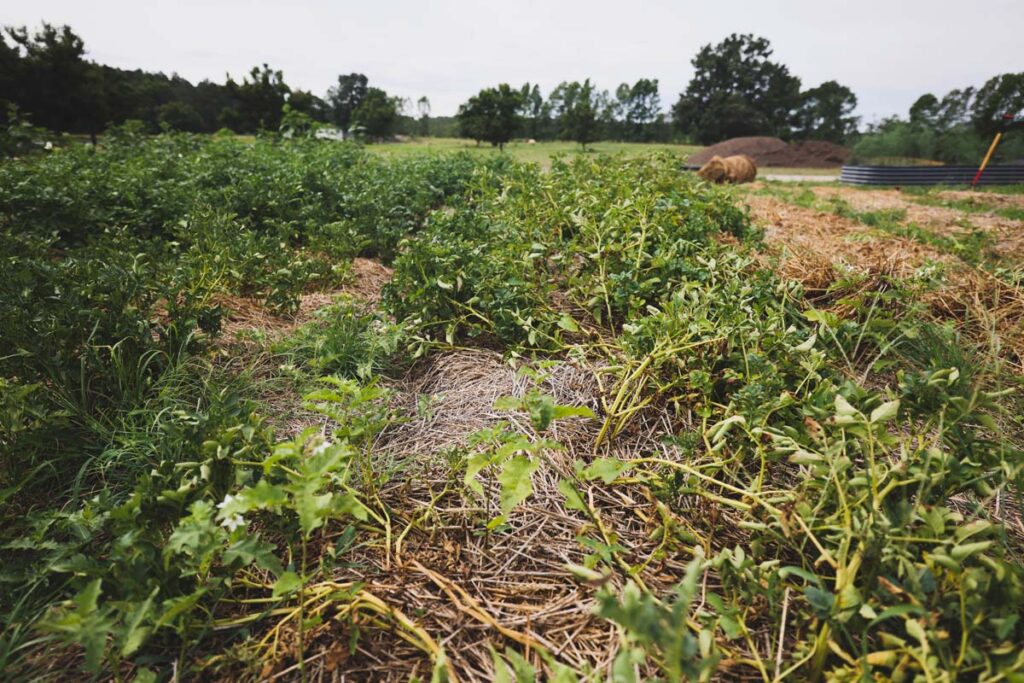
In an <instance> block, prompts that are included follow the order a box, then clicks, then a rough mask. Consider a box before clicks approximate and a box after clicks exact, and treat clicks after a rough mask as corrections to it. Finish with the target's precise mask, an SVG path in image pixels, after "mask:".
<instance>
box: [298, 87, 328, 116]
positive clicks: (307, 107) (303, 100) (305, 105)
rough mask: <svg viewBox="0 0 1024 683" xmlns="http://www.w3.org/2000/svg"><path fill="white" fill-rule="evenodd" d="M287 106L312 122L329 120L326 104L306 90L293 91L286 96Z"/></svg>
mask: <svg viewBox="0 0 1024 683" xmlns="http://www.w3.org/2000/svg"><path fill="white" fill-rule="evenodd" d="M288 106H289V107H290V108H291V110H292V111H296V112H301V113H303V114H305V115H306V116H308V117H309V118H311V119H313V120H314V121H320V122H327V121H328V120H329V118H330V112H329V111H328V106H327V103H326V102H325V101H324V100H322V99H320V98H319V97H317V96H316V95H314V94H313V93H311V92H309V91H308V90H293V91H292V93H291V95H289V96H288Z"/></svg>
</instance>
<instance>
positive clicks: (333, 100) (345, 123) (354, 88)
mask: <svg viewBox="0 0 1024 683" xmlns="http://www.w3.org/2000/svg"><path fill="white" fill-rule="evenodd" d="M367 83H368V81H367V78H366V76H364V75H363V74H357V73H351V74H346V75H341V76H338V82H337V84H336V85H334V86H333V87H332V88H331V89H330V90H328V91H327V101H328V102H329V103H330V105H331V112H332V113H333V119H334V123H336V124H337V126H338V128H341V131H342V133H345V134H346V135H347V134H348V129H349V128H350V127H351V125H352V115H353V114H354V113H355V111H356V109H358V108H359V105H360V104H362V102H363V99H365V98H366V95H367V91H368V89H367Z"/></svg>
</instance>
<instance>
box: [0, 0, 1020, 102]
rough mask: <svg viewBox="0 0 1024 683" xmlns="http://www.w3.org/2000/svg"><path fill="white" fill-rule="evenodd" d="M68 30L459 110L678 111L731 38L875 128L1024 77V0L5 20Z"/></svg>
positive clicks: (181, 67)
mask: <svg viewBox="0 0 1024 683" xmlns="http://www.w3.org/2000/svg"><path fill="white" fill-rule="evenodd" d="M43 20H46V21H49V22H50V23H57V24H65V23H66V24H69V25H71V26H72V28H74V29H75V31H76V32H77V33H78V34H79V35H81V36H82V37H83V38H84V39H85V43H86V48H87V50H88V52H89V56H90V57H91V58H92V59H94V60H96V61H99V62H104V63H107V64H111V65H114V66H119V67H128V68H143V69H146V70H153V71H164V72H166V73H171V72H177V73H178V74H180V75H182V76H184V77H186V78H188V79H189V80H192V81H193V82H195V81H198V80H202V79H204V78H209V79H212V80H217V81H223V80H224V75H225V73H227V72H230V73H231V74H232V75H235V76H236V77H237V76H240V75H241V74H243V73H244V72H246V71H248V70H249V68H251V67H252V66H253V65H255V64H258V63H263V62H267V63H269V64H270V65H271V66H273V67H274V68H276V69H281V70H283V71H284V75H285V80H286V81H287V82H288V83H289V84H290V85H292V86H293V87H302V88H306V89H310V90H312V91H313V92H315V93H317V94H321V95H322V94H323V93H324V92H325V91H326V89H327V88H328V87H329V86H330V85H331V83H332V82H333V81H334V79H335V77H336V75H337V74H338V73H343V72H344V73H348V72H351V71H359V72H363V73H365V74H367V76H369V78H370V81H371V84H374V85H377V86H379V87H383V88H384V89H385V90H387V91H389V92H392V93H394V94H397V95H402V96H404V97H409V98H411V99H413V100H415V99H417V98H418V97H420V96H421V95H426V96H427V97H429V98H430V101H431V103H432V104H433V110H434V114H435V115H444V114H452V113H454V112H455V110H456V108H457V107H458V105H459V104H460V103H461V102H463V101H464V100H465V99H466V98H467V97H468V96H469V95H471V94H473V93H475V92H476V91H477V90H479V89H480V88H481V87H484V86H488V85H494V84H496V83H500V82H508V83H512V84H515V85H519V84H521V83H523V82H525V81H530V82H536V83H540V84H541V86H542V88H543V89H544V90H545V93H546V92H547V91H548V90H550V89H551V88H552V87H554V86H555V85H557V84H558V83H559V82H560V81H562V80H576V79H579V80H582V79H583V78H586V77H591V78H593V79H594V80H595V81H596V82H597V83H598V85H599V86H600V87H601V88H603V89H609V90H614V88H615V86H616V85H618V84H619V83H621V82H623V81H629V82H632V81H635V80H636V79H637V78H641V77H648V78H657V79H659V81H660V83H661V98H662V104H663V106H664V107H665V108H668V107H669V106H671V104H672V103H673V102H674V101H675V100H676V98H677V97H678V94H679V92H680V91H681V90H683V89H684V88H685V87H686V83H687V81H688V80H689V79H690V77H691V75H692V73H693V69H692V67H691V66H690V60H691V58H692V57H693V55H694V53H696V51H697V50H698V49H699V48H700V47H701V46H702V45H704V44H706V43H709V42H717V41H719V40H720V39H722V38H723V37H724V36H726V35H728V34H729V33H732V32H740V33H746V32H752V33H756V34H759V35H763V36H765V37H767V38H768V39H769V40H771V42H772V45H773V47H774V48H775V56H776V58H777V59H779V60H780V61H782V62H783V63H785V64H787V65H788V66H789V67H790V70H791V71H792V72H793V73H794V74H795V75H797V76H799V77H800V78H801V79H802V80H803V83H804V86H805V87H810V86H814V85H817V84H818V83H820V82H822V81H825V80H830V79H835V80H838V81H839V82H841V83H843V84H846V85H848V86H849V87H850V88H852V89H853V91H854V92H855V93H856V94H857V97H858V98H859V100H860V106H859V111H858V113H859V114H860V115H861V116H862V117H863V118H864V120H865V121H868V122H870V121H873V120H876V119H878V118H880V117H882V116H886V115H888V114H892V113H905V112H906V110H907V108H908V107H909V105H910V104H911V103H912V102H913V101H914V99H915V98H916V97H917V96H918V95H920V94H921V93H924V92H935V93H937V94H940V95H941V94H942V93H945V92H947V91H948V90H950V89H952V88H956V87H963V86H966V85H980V84H981V83H983V82H984V81H985V80H986V79H987V78H989V77H990V76H992V75H994V74H997V73H1003V72H1007V71H1022V70H1024V36H1022V30H1024V0H974V1H973V2H964V1H963V0H957V1H956V2H954V1H952V0H857V1H856V2H852V1H851V2H842V1H839V0H775V1H774V2H773V1H765V0H749V1H748V0H701V1H700V2H691V1H686V2H683V1H681V0H676V1H670V0H632V1H630V2H621V1H620V2H610V1H607V0H504V1H502V2H496V1H492V0H437V1H434V0H371V1H363V2H355V1H342V0H335V1H333V2H329V1H327V0H289V1H288V2H270V1H268V0H32V1H25V0H6V2H4V3H2V7H0V23H2V24H5V25H26V24H27V25H30V26H36V25H38V24H39V22H41V21H43Z"/></svg>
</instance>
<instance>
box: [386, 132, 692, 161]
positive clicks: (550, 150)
mask: <svg viewBox="0 0 1024 683" xmlns="http://www.w3.org/2000/svg"><path fill="white" fill-rule="evenodd" d="M367 149H369V150H371V151H373V152H378V153H380V154H391V155H407V154H417V153H420V152H424V151H426V152H451V151H457V150H465V151H467V152H472V153H474V154H498V153H499V152H498V148H497V147H491V146H490V145H488V144H481V145H480V146H477V145H476V144H475V143H474V142H472V141H470V140H463V139H461V138H419V139H416V140H410V141H408V142H391V143H384V144H379V145H369V146H368V147H367ZM700 149H701V147H700V146H699V145H671V144H657V143H652V144H647V143H639V142H595V143H594V144H592V145H588V146H587V151H586V154H593V155H595V156H596V155H599V154H619V153H622V154H625V155H626V156H631V157H633V156H644V155H647V154H653V153H655V152H671V153H672V154H677V155H679V157H680V158H682V159H685V158H686V157H688V156H690V155H691V154H693V153H694V152H696V151H698V150H700ZM505 152H506V153H508V154H511V155H512V156H513V157H515V158H516V159H518V160H520V161H529V162H534V163H539V164H541V165H542V166H546V165H547V164H548V162H549V160H550V159H551V157H552V156H557V155H560V154H580V153H582V152H583V150H582V148H581V147H580V146H579V144H577V143H575V142H567V141H555V142H538V143H536V144H533V145H528V144H526V143H525V142H511V143H509V144H507V145H505Z"/></svg>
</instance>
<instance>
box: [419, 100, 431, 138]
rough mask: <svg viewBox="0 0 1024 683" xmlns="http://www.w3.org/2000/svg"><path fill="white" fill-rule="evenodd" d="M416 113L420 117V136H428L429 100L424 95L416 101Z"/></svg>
mask: <svg viewBox="0 0 1024 683" xmlns="http://www.w3.org/2000/svg"><path fill="white" fill-rule="evenodd" d="M416 113H417V114H419V117H420V125H419V131H420V135H422V136H423V137H426V136H428V135H430V100H429V99H427V96H426V95H424V96H423V97H421V98H419V99H418V100H416Z"/></svg>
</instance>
